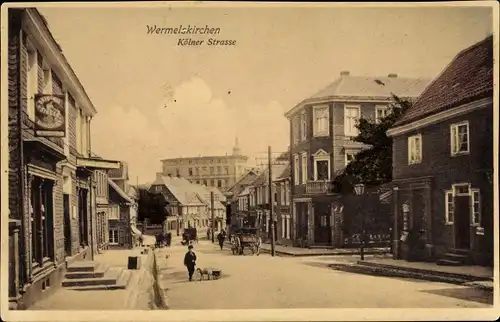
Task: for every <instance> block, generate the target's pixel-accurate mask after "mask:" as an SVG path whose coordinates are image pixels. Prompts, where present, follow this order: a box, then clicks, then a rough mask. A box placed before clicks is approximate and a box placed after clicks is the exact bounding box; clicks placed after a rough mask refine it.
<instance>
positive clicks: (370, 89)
mask: <svg viewBox="0 0 500 322" xmlns="http://www.w3.org/2000/svg"><path fill="white" fill-rule="evenodd" d="M430 81H431V80H430V79H424V78H410V77H399V76H397V75H395V77H389V76H384V77H374V76H351V75H342V76H341V77H340V78H338V79H336V80H335V81H334V82H333V83H331V84H330V85H328V86H327V87H325V88H323V89H322V90H320V91H318V92H317V93H316V94H314V95H312V96H310V97H309V98H307V99H305V100H303V101H302V102H300V103H299V104H297V105H296V106H295V107H293V108H292V109H291V110H290V111H288V112H287V113H286V114H285V115H288V116H289V114H290V113H292V112H293V111H294V110H295V109H296V108H298V107H299V106H301V105H302V104H307V103H313V102H315V101H319V100H325V99H350V98H363V99H384V100H390V99H391V98H392V94H395V95H398V96H400V97H405V98H416V97H418V96H419V95H420V94H421V93H422V92H423V90H424V89H425V88H426V87H427V85H428V84H429V83H430Z"/></svg>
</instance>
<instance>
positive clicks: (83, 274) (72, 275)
mask: <svg viewBox="0 0 500 322" xmlns="http://www.w3.org/2000/svg"><path fill="white" fill-rule="evenodd" d="M105 273H106V270H105V269H103V268H100V267H99V268H97V269H96V270H95V271H93V272H66V274H64V277H65V278H66V279H81V278H98V277H104V274H105Z"/></svg>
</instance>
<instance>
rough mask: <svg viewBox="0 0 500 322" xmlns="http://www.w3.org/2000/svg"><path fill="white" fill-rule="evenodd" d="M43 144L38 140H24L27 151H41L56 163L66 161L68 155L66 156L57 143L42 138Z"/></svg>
mask: <svg viewBox="0 0 500 322" xmlns="http://www.w3.org/2000/svg"><path fill="white" fill-rule="evenodd" d="M42 140H43V142H42V141H41V140H40V139H38V138H35V137H34V138H31V137H30V138H27V139H24V140H23V143H24V145H25V146H26V148H25V150H29V151H39V152H41V153H43V154H45V155H48V156H50V157H51V158H52V159H54V160H56V161H62V160H66V155H64V148H61V147H59V146H58V145H57V144H56V143H54V142H52V141H50V140H48V139H46V138H42Z"/></svg>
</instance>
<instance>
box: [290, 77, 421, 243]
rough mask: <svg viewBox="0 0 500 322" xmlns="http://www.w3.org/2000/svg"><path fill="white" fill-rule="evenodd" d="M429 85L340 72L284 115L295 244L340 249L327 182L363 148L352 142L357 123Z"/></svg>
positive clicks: (385, 112)
mask: <svg viewBox="0 0 500 322" xmlns="http://www.w3.org/2000/svg"><path fill="white" fill-rule="evenodd" d="M429 82H430V81H429V80H425V79H418V78H402V77H398V75H397V74H389V75H388V76H387V77H366V76H352V75H350V74H349V72H342V73H341V74H340V77H339V78H338V79H337V80H335V81H334V82H333V83H332V84H330V85H329V86H327V87H326V88H325V89H323V90H321V91H319V92H318V93H317V94H315V95H313V96H311V97H309V98H307V99H305V100H303V101H302V102H300V103H299V104H297V105H296V106H294V107H293V108H292V109H291V110H290V111H288V112H287V113H286V114H285V116H286V117H287V118H288V119H289V120H290V150H291V153H290V157H291V160H290V163H291V168H292V171H291V181H292V216H293V217H294V218H293V219H292V222H293V223H294V225H295V229H296V232H295V233H296V234H295V236H296V239H297V240H296V242H297V245H304V246H311V245H330V246H332V245H333V246H337V247H339V246H340V245H334V244H336V243H339V242H340V243H341V240H342V237H340V234H341V228H340V227H337V228H335V227H334V225H333V223H334V222H338V220H337V221H335V220H334V211H333V209H336V207H333V206H332V205H333V204H334V202H335V198H333V197H335V196H334V195H333V194H332V193H330V184H329V182H331V181H333V179H334V177H335V174H336V173H338V172H339V171H341V170H342V169H344V168H345V167H346V165H347V164H348V163H349V162H351V161H352V160H353V159H354V157H355V155H356V154H357V153H359V152H360V151H361V150H363V149H365V148H368V146H366V145H363V144H361V143H359V142H355V141H353V140H352V138H353V137H355V136H356V135H357V134H358V130H357V128H356V126H355V125H356V122H357V120H358V119H359V118H371V119H373V120H377V119H380V118H382V117H384V116H386V115H388V113H390V103H391V101H392V95H391V94H396V95H398V96H400V97H402V98H416V97H418V96H419V95H420V94H421V93H422V91H423V90H424V89H425V88H426V86H427V85H428V84H429ZM337 197H340V196H337ZM338 215H339V216H342V214H341V213H340V214H338Z"/></svg>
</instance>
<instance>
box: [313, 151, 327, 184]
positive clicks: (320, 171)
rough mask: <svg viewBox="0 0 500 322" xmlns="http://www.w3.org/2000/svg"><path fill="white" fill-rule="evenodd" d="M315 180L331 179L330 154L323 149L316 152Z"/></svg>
mask: <svg viewBox="0 0 500 322" xmlns="http://www.w3.org/2000/svg"><path fill="white" fill-rule="evenodd" d="M314 180H330V154H329V153H328V152H326V151H324V150H322V149H320V150H318V151H317V152H316V153H315V154H314Z"/></svg>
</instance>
